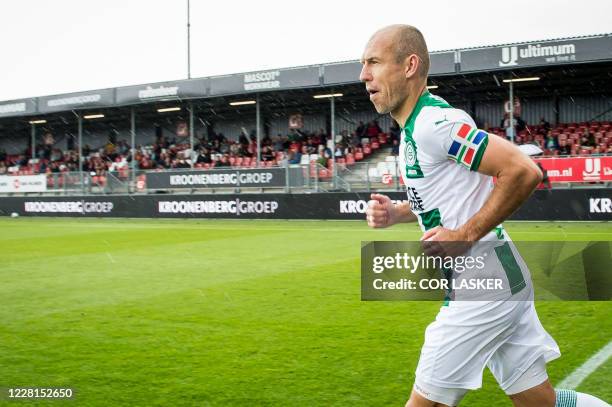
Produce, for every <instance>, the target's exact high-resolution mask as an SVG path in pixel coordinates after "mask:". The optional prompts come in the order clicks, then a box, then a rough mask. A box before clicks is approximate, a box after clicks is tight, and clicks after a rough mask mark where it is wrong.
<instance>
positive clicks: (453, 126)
mask: <svg viewBox="0 0 612 407" xmlns="http://www.w3.org/2000/svg"><path fill="white" fill-rule="evenodd" d="M361 63H362V64H363V68H362V70H361V74H360V80H361V81H362V82H364V83H365V86H366V90H367V91H368V93H369V95H370V101H371V102H372V104H373V105H374V107H375V108H376V111H377V112H378V113H380V114H386V113H390V114H391V117H393V119H395V121H397V123H399V125H400V126H401V127H402V129H403V130H402V135H401V146H400V156H399V160H400V168H402V178H403V180H404V184H405V185H406V188H407V195H408V203H407V204H397V205H396V204H393V203H392V202H391V200H390V199H389V197H387V196H385V195H381V194H372V200H371V201H370V203H369V205H368V209H367V212H366V215H367V221H368V225H369V226H371V227H374V228H382V227H388V226H391V225H394V224H396V223H401V222H409V221H412V220H415V219H416V220H418V222H419V224H420V226H421V229H422V230H423V232H424V234H423V237H422V240H424V241H428V242H465V245H464V246H465V247H466V248H469V249H468V250H476V247H477V246H476V245H475V243H476V242H487V244H492V245H494V246H495V251H494V253H493V255H492V256H491V257H490V259H489V260H488V263H487V267H488V269H487V272H492V273H499V276H500V278H503V281H504V287H507V288H506V289H505V291H500V293H499V294H498V295H499V297H498V298H495V299H494V300H488V301H457V300H456V299H455V300H452V299H453V294H454V293H452V292H451V293H449V296H448V301H445V304H444V306H442V307H441V309H440V312H439V314H438V316H437V317H436V320H435V321H434V322H433V323H431V324H430V325H429V326H428V327H427V330H426V331H425V342H424V344H423V348H422V350H421V356H420V359H419V364H418V366H417V370H416V377H415V383H414V386H413V390H412V394H411V396H410V399H409V400H408V402H407V404H406V405H407V406H408V407H421V406H427V407H429V406H456V405H458V404H459V402H460V401H461V399H462V398H463V397H464V396H465V394H466V393H467V392H468V391H469V390H471V389H478V388H480V387H481V385H482V372H483V370H484V368H485V366H487V367H488V368H489V369H490V370H491V372H492V373H493V375H494V376H495V378H496V380H497V382H498V383H499V385H500V387H501V388H502V389H503V390H504V391H505V393H506V394H507V395H508V396H509V397H510V399H511V400H512V403H513V404H514V405H515V406H517V407H565V406H567V407H590V406H597V407H600V406H608V404H607V403H605V402H603V401H601V400H599V399H596V398H594V397H592V396H589V395H585V394H582V393H576V392H574V391H568V390H557V391H555V390H554V389H553V387H552V386H551V384H550V382H549V380H548V375H547V373H546V363H547V362H549V361H551V360H553V359H555V358H558V357H559V356H560V352H559V348H558V346H557V344H556V343H555V341H554V340H553V338H552V337H551V336H550V335H549V334H548V333H547V332H546V330H545V329H544V328H543V327H542V325H541V323H540V321H539V319H538V316H537V313H536V310H535V307H534V305H533V288H532V286H531V278H530V276H529V270H528V269H527V267H526V265H525V263H524V261H523V260H522V259H521V258H520V255H519V253H518V251H517V250H516V247H515V246H514V245H513V244H512V241H511V239H510V237H509V236H508V233H507V232H506V231H505V230H504V228H503V225H502V222H503V221H504V220H505V219H507V218H508V217H509V216H510V215H511V214H512V213H513V212H514V211H515V210H516V209H517V208H518V207H519V206H520V205H521V204H522V203H523V202H525V200H526V199H527V198H528V197H529V195H530V194H531V193H532V192H533V190H534V189H535V188H536V186H537V185H538V184H539V183H540V181H541V180H542V173H541V171H540V170H539V169H538V167H537V166H536V165H535V164H534V163H533V161H532V160H531V159H529V158H528V157H527V156H526V155H524V154H523V153H521V151H520V150H519V149H518V148H516V147H515V146H514V145H512V144H511V143H509V142H507V141H506V140H503V139H502V138H500V137H489V135H488V134H487V133H486V132H484V131H482V130H479V129H477V127H476V125H475V124H474V121H473V120H472V118H471V117H470V116H469V115H468V114H466V113H465V112H464V111H462V110H459V109H454V108H453V107H452V106H450V105H449V104H448V103H447V102H446V101H445V100H444V99H442V98H440V97H437V96H434V95H432V94H430V93H429V92H428V91H427V73H428V71H429V54H428V51H427V45H426V43H425V40H424V38H423V35H422V34H421V32H420V31H419V30H418V29H416V28H415V27H412V26H409V25H394V26H390V27H386V28H383V29H381V30H380V31H378V32H376V33H375V34H374V35H373V36H372V38H371V39H370V40H369V41H368V43H367V45H366V48H365V51H364V53H363V56H362V58H361ZM493 177H496V178H497V182H496V183H495V185H494V184H493V181H492V179H493ZM491 405H497V403H494V402H492V403H491Z"/></svg>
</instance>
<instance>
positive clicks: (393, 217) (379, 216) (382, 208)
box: [366, 194, 417, 228]
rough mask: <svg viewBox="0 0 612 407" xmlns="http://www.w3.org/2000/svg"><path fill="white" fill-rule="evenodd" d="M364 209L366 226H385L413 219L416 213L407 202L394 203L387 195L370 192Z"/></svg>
mask: <svg viewBox="0 0 612 407" xmlns="http://www.w3.org/2000/svg"><path fill="white" fill-rule="evenodd" d="M370 198H371V200H370V201H369V202H368V209H367V210H366V218H367V221H368V226H370V227H372V228H386V227H389V226H392V225H395V224H396V223H405V222H413V221H415V220H416V219H417V218H416V215H415V214H414V213H413V212H412V211H411V210H410V205H409V204H408V202H405V203H401V204H394V203H393V202H392V201H391V198H389V197H388V196H387V195H382V194H372V195H371V196H370Z"/></svg>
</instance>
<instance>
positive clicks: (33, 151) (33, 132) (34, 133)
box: [30, 123, 36, 159]
mask: <svg viewBox="0 0 612 407" xmlns="http://www.w3.org/2000/svg"><path fill="white" fill-rule="evenodd" d="M30 126H31V128H32V129H31V135H32V159H34V158H36V125H35V124H34V123H32V124H30Z"/></svg>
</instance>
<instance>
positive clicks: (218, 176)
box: [0, 156, 612, 196]
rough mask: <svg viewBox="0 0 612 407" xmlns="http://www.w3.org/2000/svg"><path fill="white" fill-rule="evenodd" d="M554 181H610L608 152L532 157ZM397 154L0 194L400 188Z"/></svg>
mask: <svg viewBox="0 0 612 407" xmlns="http://www.w3.org/2000/svg"><path fill="white" fill-rule="evenodd" d="M535 161H536V162H538V163H539V164H540V165H541V166H542V168H543V169H544V170H545V171H546V172H547V174H548V177H549V179H550V181H551V182H552V183H558V184H561V185H565V186H569V185H575V184H583V183H588V184H590V186H593V184H601V186H607V185H608V184H609V183H610V182H612V156H600V157H594V156H593V157H560V158H536V159H535ZM400 174H401V168H400V165H399V163H398V162H397V159H396V157H393V156H389V157H386V159H385V161H381V162H356V163H353V164H350V165H349V164H346V163H337V164H336V168H335V171H334V168H332V166H331V165H330V166H328V167H323V166H321V165H320V164H318V163H316V162H315V161H312V162H310V164H299V165H285V166H272V167H270V166H265V167H249V168H244V167H227V168H226V167H223V168H218V167H215V168H211V169H177V168H175V169H171V170H146V171H145V170H136V171H135V172H134V173H132V172H131V171H130V170H127V169H123V170H122V171H118V172H108V173H106V174H105V175H97V174H96V173H89V172H57V173H50V174H42V175H41V174H39V175H29V174H28V175H24V174H20V175H10V176H0V194H3V195H8V196H13V195H17V196H18V195H53V196H58V195H117V194H119V195H123V194H155V193H175V194H194V193H241V192H253V193H262V192H284V193H289V192H360V191H367V192H369V191H402V190H403V188H404V186H403V180H402V177H401V176H400Z"/></svg>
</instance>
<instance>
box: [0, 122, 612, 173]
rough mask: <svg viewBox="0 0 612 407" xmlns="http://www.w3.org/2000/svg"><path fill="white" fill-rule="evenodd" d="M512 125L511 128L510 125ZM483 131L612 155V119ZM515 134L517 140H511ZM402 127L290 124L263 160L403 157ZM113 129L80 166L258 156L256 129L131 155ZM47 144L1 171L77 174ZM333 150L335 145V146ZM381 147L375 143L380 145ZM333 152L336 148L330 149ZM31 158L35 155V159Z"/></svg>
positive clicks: (65, 154) (269, 142) (267, 146)
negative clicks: (379, 152)
mask: <svg viewBox="0 0 612 407" xmlns="http://www.w3.org/2000/svg"><path fill="white" fill-rule="evenodd" d="M511 125H512V126H513V130H512V129H511V128H510V126H511ZM482 127H483V128H484V130H486V131H488V132H489V133H492V134H496V135H498V136H500V137H505V138H507V139H513V141H514V142H515V143H516V144H519V145H520V144H526V143H532V144H536V145H538V146H539V147H540V148H541V149H542V150H543V151H544V155H553V156H556V155H558V156H567V155H589V154H609V153H612V128H611V124H610V122H588V123H566V124H559V125H556V126H552V125H551V124H550V123H549V122H548V121H547V120H546V119H545V118H542V119H541V120H540V122H539V123H538V124H537V125H534V126H528V125H527V124H526V123H525V122H524V121H523V120H521V119H520V118H518V117H517V118H515V120H514V121H513V122H512V123H511V124H510V123H509V121H508V117H505V118H504V119H503V120H502V122H501V123H500V127H490V126H489V125H488V124H487V123H485V124H484V125H483V126H482ZM512 131H513V132H514V137H512ZM400 135H401V129H400V127H399V126H398V125H397V124H396V123H395V122H393V125H392V126H391V127H390V128H389V130H388V132H387V133H385V132H384V131H383V129H382V128H381V127H380V125H379V124H378V122H377V121H376V120H373V121H371V122H368V123H364V122H359V123H357V124H356V126H355V128H354V130H353V131H351V132H350V133H349V131H347V130H343V131H341V132H340V134H338V135H337V136H336V140H335V142H334V143H333V144H332V143H331V142H330V140H329V135H328V134H327V132H326V131H325V130H324V129H319V130H318V131H314V132H309V131H304V130H300V129H289V130H288V131H287V132H286V133H285V134H277V135H272V136H270V135H265V136H264V137H263V138H262V140H261V163H260V165H266V166H271V165H284V164H285V163H288V164H304V163H309V162H312V161H316V162H317V163H318V164H320V165H321V166H323V167H328V166H329V161H330V159H331V157H332V154H333V155H334V157H335V159H336V160H340V161H341V162H342V161H343V160H345V159H346V158H348V159H349V163H350V162H353V160H354V157H355V156H357V157H358V158H357V160H359V159H361V157H363V151H364V150H365V151H366V155H367V153H368V152H369V145H370V143H372V144H374V145H376V144H377V143H378V141H380V142H381V143H382V144H388V145H390V147H391V154H393V155H398V154H399V146H400ZM116 138H117V137H116V134H111V135H109V136H108V139H107V140H106V142H105V143H104V144H103V145H101V146H97V147H93V148H92V147H90V146H89V145H85V146H84V147H83V157H84V161H83V166H82V169H83V170H84V171H87V172H89V173H91V174H92V175H97V176H103V175H105V174H106V173H107V172H109V171H123V170H127V169H128V167H129V166H130V165H131V162H132V159H134V160H135V162H136V168H138V169H141V170H153V169H170V168H191V167H192V163H193V166H194V167H197V168H210V167H229V166H254V165H255V163H256V160H257V158H256V157H257V140H256V135H255V131H254V130H252V131H251V132H250V133H249V132H247V131H246V129H242V131H241V133H240V134H238V135H234V136H233V137H232V138H227V137H225V136H224V135H223V134H222V133H215V132H214V131H213V132H211V133H210V134H208V135H207V136H206V137H201V138H196V139H195V146H194V148H193V150H192V149H191V148H190V145H189V138H188V137H177V136H176V135H171V137H166V136H164V135H159V136H157V137H155V140H154V142H153V143H152V144H150V145H138V146H136V149H135V151H134V157H132V151H131V149H130V145H129V144H128V142H127V141H126V140H117V139H116ZM42 140H43V142H42V143H41V144H40V145H38V146H37V148H36V153H35V157H32V152H31V146H28V147H27V149H26V150H25V151H24V152H23V154H16V155H9V154H7V153H6V152H5V151H4V150H3V149H0V174H4V173H7V172H17V171H25V172H28V173H42V174H45V173H47V174H52V173H59V172H67V171H78V169H79V168H78V167H79V164H78V152H77V151H76V149H75V148H74V146H73V145H70V144H69V147H72V148H69V149H67V150H63V151H62V150H61V149H59V148H57V145H56V143H55V141H54V138H53V135H52V134H50V133H47V134H45V135H43V137H42ZM332 147H333V148H332ZM375 148H378V147H375ZM332 149H333V151H332ZM31 158H34V159H31Z"/></svg>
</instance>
